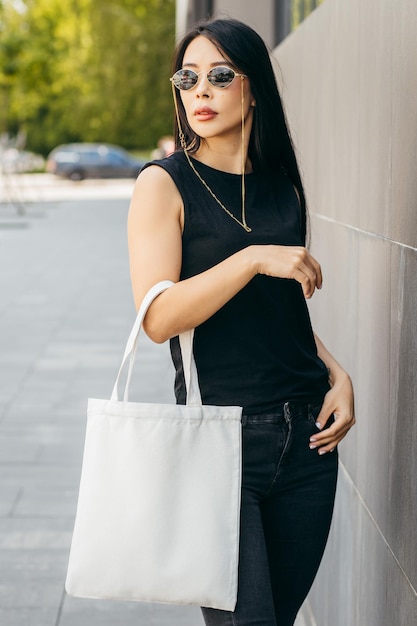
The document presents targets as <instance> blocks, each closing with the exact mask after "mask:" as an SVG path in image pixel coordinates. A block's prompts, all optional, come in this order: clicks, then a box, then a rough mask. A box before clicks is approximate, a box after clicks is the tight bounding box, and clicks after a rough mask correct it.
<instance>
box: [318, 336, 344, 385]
mask: <svg viewBox="0 0 417 626" xmlns="http://www.w3.org/2000/svg"><path fill="white" fill-rule="evenodd" d="M314 339H315V341H316V346H317V354H318V356H319V357H320V359H321V360H322V361H323V363H324V364H325V365H326V367H327V369H328V370H329V380H330V384H331V385H332V386H333V385H334V384H335V383H336V381H339V380H344V379H346V378H349V375H348V373H347V372H346V371H345V370H344V369H343V367H342V366H341V365H340V364H339V363H338V362H337V361H336V359H335V358H334V356H333V355H332V354H330V352H329V351H328V349H327V348H326V346H325V345H324V344H323V342H322V341H321V339H320V338H319V337H318V336H317V335H316V333H314Z"/></svg>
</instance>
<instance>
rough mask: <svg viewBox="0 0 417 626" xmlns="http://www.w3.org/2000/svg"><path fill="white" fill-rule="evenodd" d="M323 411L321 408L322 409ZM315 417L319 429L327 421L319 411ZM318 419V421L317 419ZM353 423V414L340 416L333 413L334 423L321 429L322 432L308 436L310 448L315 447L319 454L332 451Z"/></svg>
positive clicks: (313, 448)
mask: <svg viewBox="0 0 417 626" xmlns="http://www.w3.org/2000/svg"><path fill="white" fill-rule="evenodd" d="M322 411H323V410H322ZM322 411H321V412H320V415H319V417H318V418H317V422H316V425H317V428H318V429H319V430H321V429H322V428H323V427H324V425H323V421H324V424H325V423H326V422H327V419H324V418H323V417H320V416H321V413H322ZM319 420H320V421H319ZM354 424H355V417H354V415H349V416H346V417H341V416H338V415H335V421H334V423H333V424H332V425H331V426H330V427H329V428H326V429H325V430H323V431H322V432H319V433H317V434H316V435H313V436H312V437H310V443H309V447H310V449H311V450H315V449H317V452H318V453H319V454H320V455H321V454H326V453H327V452H333V450H334V449H335V448H336V446H337V445H338V444H339V443H340V442H341V441H342V439H343V437H345V435H346V434H347V432H348V431H349V430H350V428H352V426H353V425H354Z"/></svg>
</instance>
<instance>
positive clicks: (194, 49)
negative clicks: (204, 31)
mask: <svg viewBox="0 0 417 626" xmlns="http://www.w3.org/2000/svg"><path fill="white" fill-rule="evenodd" d="M216 66H227V67H231V68H232V69H233V70H235V72H237V73H239V68H236V67H233V65H232V64H231V63H230V62H229V61H228V60H227V59H226V58H225V56H224V55H223V54H222V53H221V52H219V50H218V49H217V48H216V46H215V45H214V44H212V43H211V41H209V40H208V39H207V38H206V37H204V36H202V35H200V36H199V37H196V39H193V41H192V42H191V43H190V45H189V46H188V48H187V49H186V51H185V54H184V58H183V63H182V68H183V69H192V70H193V71H194V72H196V73H197V74H199V79H198V82H197V85H196V86H195V87H193V88H192V89H190V90H188V91H181V92H180V94H181V99H182V102H183V105H184V108H185V113H186V115H187V120H188V123H189V125H190V126H191V128H192V130H193V131H194V132H195V133H196V134H197V135H198V136H199V137H201V138H202V139H211V138H215V137H217V138H225V139H227V140H228V141H230V140H235V141H240V136H241V125H242V108H241V107H242V105H241V93H242V92H241V81H243V98H244V116H245V120H246V132H247V133H248V136H249V134H250V130H251V124H252V106H251V105H253V97H252V94H251V90H250V85H249V80H248V78H241V77H240V76H236V77H235V78H234V80H233V81H232V83H231V84H230V85H229V86H228V87H224V88H219V87H214V86H213V85H211V84H210V83H209V81H208V80H207V73H208V72H209V71H210V70H211V69H212V68H213V67H216Z"/></svg>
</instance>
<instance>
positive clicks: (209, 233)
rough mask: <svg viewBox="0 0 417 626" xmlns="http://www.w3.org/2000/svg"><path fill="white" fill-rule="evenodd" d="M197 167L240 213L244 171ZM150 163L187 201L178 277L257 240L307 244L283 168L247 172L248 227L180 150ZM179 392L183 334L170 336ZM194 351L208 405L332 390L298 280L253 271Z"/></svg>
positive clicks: (273, 403)
mask: <svg viewBox="0 0 417 626" xmlns="http://www.w3.org/2000/svg"><path fill="white" fill-rule="evenodd" d="M193 164H194V166H195V168H196V169H197V171H198V172H199V174H200V175H201V176H202V178H203V179H204V180H205V181H206V183H207V184H208V185H209V186H210V188H211V189H212V190H213V192H214V193H215V194H216V196H217V197H218V198H219V200H221V202H222V203H223V204H224V205H225V206H226V207H227V208H228V209H229V211H231V212H232V213H233V214H234V215H236V217H237V218H238V219H241V176H240V175H237V174H230V173H226V172H221V171H219V170H216V169H213V168H211V167H209V166H207V165H204V164H202V163H200V162H199V161H197V160H196V159H193ZM147 165H158V166H160V167H162V168H163V169H164V170H166V171H167V172H168V173H169V174H170V176H171V178H172V179H173V181H174V183H175V185H176V186H177V188H178V190H179V192H180V194H181V196H182V199H183V202H184V215H185V221H184V233H183V238H182V239H183V241H182V243H183V248H182V269H181V279H186V278H189V277H191V276H195V275H196V274H199V273H201V272H204V271H205V270H207V269H209V268H210V267H212V266H214V265H216V264H218V263H220V262H221V261H223V260H224V259H226V258H227V257H229V256H230V255H232V254H234V253H235V252H237V251H238V250H241V249H242V248H245V247H246V246H249V245H252V244H280V245H304V241H303V237H302V234H301V209H300V205H299V202H298V198H297V195H296V193H295V191H294V187H293V185H292V183H291V180H290V179H289V177H288V176H287V175H286V174H285V172H284V170H278V171H276V172H274V173H273V174H272V173H265V172H262V173H261V172H254V173H252V174H248V175H246V176H245V182H246V220H247V223H248V225H249V226H250V227H251V228H252V232H250V233H247V232H246V231H245V230H244V229H243V228H242V227H241V226H240V225H239V224H237V223H236V222H235V221H234V220H233V219H232V218H231V217H230V216H229V215H227V214H226V212H225V211H224V210H223V209H222V208H221V206H220V205H219V204H218V203H217V202H216V201H215V200H214V199H213V197H212V196H211V195H210V193H209V192H208V191H207V190H206V189H205V187H204V186H203V184H202V183H201V181H200V180H199V179H198V178H197V176H196V175H195V173H194V172H193V171H192V169H191V168H190V165H189V164H188V163H187V160H186V157H185V155H184V153H183V152H175V153H174V154H172V155H171V156H169V157H168V158H165V159H162V160H160V161H153V162H151V163H148V164H147ZM171 354H172V358H173V362H174V366H175V369H176V379H175V394H176V398H177V402H178V403H179V404H184V403H185V400H186V391H185V384H184V377H183V371H182V362H181V352H180V348H179V341H178V337H174V338H173V339H171ZM194 356H195V361H196V365H197V371H198V378H199V383H200V389H201V395H202V400H203V404H217V405H238V406H242V407H244V411H245V413H248V414H251V413H252V414H253V413H265V412H269V411H271V410H273V409H274V407H277V406H278V405H280V404H282V403H283V402H286V401H290V400H309V401H311V400H315V399H321V398H322V397H323V396H324V394H325V393H326V392H327V391H328V389H329V383H328V374H327V369H326V366H325V365H324V363H323V362H322V361H321V360H320V359H319V357H318V356H317V349H316V344H315V341H314V336H313V332H312V328H311V323H310V317H309V313H308V309H307V305H306V301H305V298H304V295H303V292H302V289H301V286H300V284H299V283H298V282H296V281H295V280H288V279H284V278H271V277H268V276H264V275H257V276H255V277H254V278H253V279H252V280H251V281H250V282H249V283H248V284H247V285H246V286H245V287H244V288H243V289H242V290H241V291H240V292H239V293H238V294H237V295H236V296H235V297H234V298H232V299H231V300H230V301H229V302H228V303H227V304H225V305H224V306H223V307H222V308H221V309H220V310H219V311H218V312H217V313H215V314H214V315H213V316H212V317H211V318H210V319H208V320H207V321H206V322H204V323H203V324H201V325H200V326H198V327H197V328H196V329H195V335H194Z"/></svg>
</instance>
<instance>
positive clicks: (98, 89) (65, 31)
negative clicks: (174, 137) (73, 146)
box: [0, 0, 175, 154]
mask: <svg viewBox="0 0 417 626" xmlns="http://www.w3.org/2000/svg"><path fill="white" fill-rule="evenodd" d="M174 16H175V2H174V0H142V1H139V0H137V1H134V0H101V1H99V0H67V1H66V2H62V0H25V1H23V0H3V1H2V2H0V133H1V132H4V131H6V132H9V133H16V132H17V131H18V130H24V131H25V132H26V134H27V138H28V147H30V148H31V149H33V150H36V151H39V152H42V153H44V154H45V153H47V152H48V151H49V150H50V149H51V148H53V147H54V146H55V145H57V144H59V143H64V142H67V141H94V140H97V141H109V142H113V143H120V144H122V145H125V146H126V147H140V148H148V147H152V146H154V145H155V143H156V141H157V140H158V138H159V137H160V136H161V135H162V134H166V133H168V132H170V131H171V128H172V115H171V109H172V105H171V102H170V100H171V95H170V86H169V81H168V77H169V65H170V56H171V52H172V48H173V44H174V30H175V26H174V22H175V20H174Z"/></svg>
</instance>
